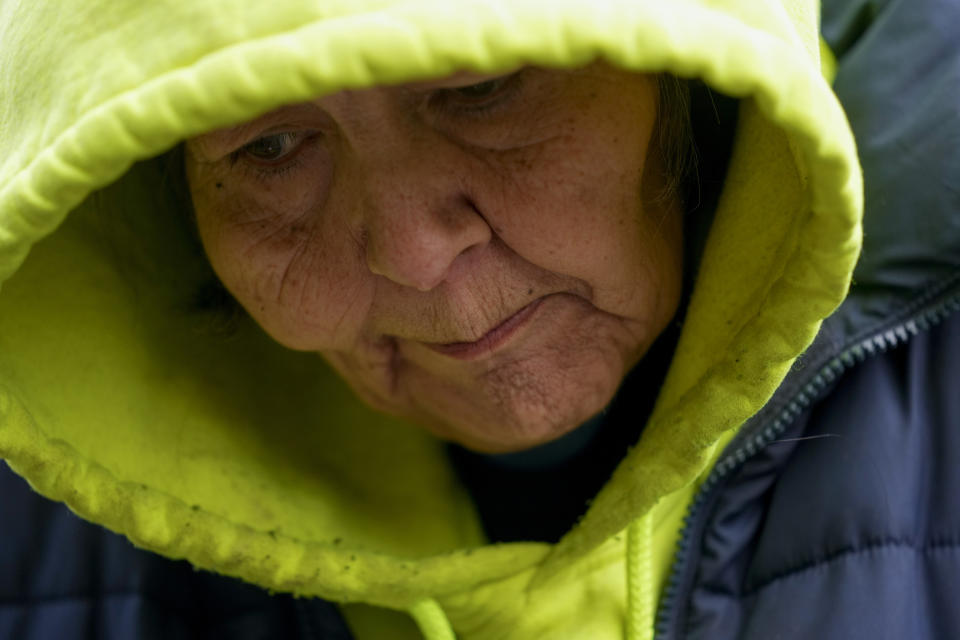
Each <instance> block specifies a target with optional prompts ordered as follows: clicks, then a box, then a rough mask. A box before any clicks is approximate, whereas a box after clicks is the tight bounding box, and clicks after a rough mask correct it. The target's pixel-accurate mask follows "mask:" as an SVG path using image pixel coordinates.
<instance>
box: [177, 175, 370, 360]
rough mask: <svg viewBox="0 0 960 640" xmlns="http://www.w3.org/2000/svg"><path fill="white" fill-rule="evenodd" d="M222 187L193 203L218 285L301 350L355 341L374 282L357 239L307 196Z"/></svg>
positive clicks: (275, 335) (265, 326)
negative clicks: (222, 284) (211, 195)
mask: <svg viewBox="0 0 960 640" xmlns="http://www.w3.org/2000/svg"><path fill="white" fill-rule="evenodd" d="M218 191H223V192H225V193H224V194H222V195H216V196H214V197H213V198H209V199H207V200H202V201H200V202H197V203H196V205H195V206H196V208H197V219H198V226H199V230H200V235H201V239H202V240H203V244H204V247H205V249H206V251H207V255H208V257H209V259H210V262H211V265H212V266H213V268H214V271H215V272H216V273H217V275H218V276H219V277H220V279H221V280H222V281H223V283H224V286H226V288H227V289H228V290H229V291H230V292H231V294H233V296H234V297H235V298H236V299H237V301H238V302H239V303H240V304H241V305H242V306H243V307H244V308H245V309H246V310H247V311H248V312H249V313H250V315H251V316H252V317H253V318H254V320H256V322H257V323H258V324H260V326H261V327H263V329H264V330H265V331H266V332H267V333H268V334H270V335H271V336H272V337H273V338H274V339H275V340H277V341H278V342H280V343H281V344H283V345H285V346H287V347H289V348H292V349H299V350H311V351H316V350H326V349H338V348H344V346H345V345H349V344H352V343H353V342H355V341H356V339H357V335H358V333H359V331H360V327H361V325H362V322H363V319H364V317H365V315H366V308H367V307H368V306H369V304H370V301H371V299H372V283H371V282H370V281H369V280H368V279H366V278H364V274H365V273H366V272H365V270H364V269H362V268H361V267H362V259H361V253H360V248H359V244H358V242H357V241H356V239H354V238H351V236H350V234H349V233H348V232H347V230H346V229H345V228H344V227H343V226H342V225H341V224H338V222H337V221H336V220H334V219H332V218H331V217H330V216H324V215H323V211H322V203H318V201H317V198H316V197H313V196H312V194H309V193H306V192H304V191H302V190H297V189H292V190H290V191H288V192H287V194H286V195H285V196H282V197H280V196H278V197H276V198H274V197H272V196H271V195H270V194H268V193H265V192H258V193H244V192H243V190H237V191H235V192H232V193H231V192H230V191H228V190H227V185H224V188H223V189H221V190H218Z"/></svg>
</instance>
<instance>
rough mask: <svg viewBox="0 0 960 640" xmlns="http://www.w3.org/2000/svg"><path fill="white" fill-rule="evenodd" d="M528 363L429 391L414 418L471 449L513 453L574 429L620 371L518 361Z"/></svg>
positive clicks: (596, 408)
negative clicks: (458, 388) (469, 385)
mask: <svg viewBox="0 0 960 640" xmlns="http://www.w3.org/2000/svg"><path fill="white" fill-rule="evenodd" d="M529 364H530V363H515V366H512V367H505V368H504V369H503V370H500V371H497V372H496V374H495V375H488V376H485V377H484V379H483V380H482V381H481V382H480V383H479V384H478V385H477V386H476V387H475V388H474V389H472V391H473V393H464V392H460V393H456V394H444V395H443V397H441V396H440V395H439V394H437V395H434V396H433V398H432V401H433V402H432V403H431V404H433V405H434V406H432V407H430V409H431V411H430V412H429V415H424V414H423V413H421V414H420V416H417V417H414V420H416V421H418V422H420V423H421V424H423V425H424V426H425V427H426V428H427V429H428V430H429V431H431V432H433V433H434V434H435V435H437V436H438V437H440V438H442V439H444V440H447V441H450V442H454V443H456V444H459V445H460V446H463V447H465V448H467V449H470V450H471V451H475V452H478V453H488V454H501V453H515V452H518V451H524V450H526V449H531V448H533V447H537V446H539V445H542V444H546V443H548V442H550V441H552V440H556V439H558V438H561V437H563V436H565V435H566V434H568V433H570V432H571V431H574V430H575V429H577V428H578V427H579V426H580V425H582V424H583V423H585V422H586V421H587V420H589V419H590V418H592V417H593V416H595V415H596V414H597V413H599V412H600V411H602V410H603V409H604V408H606V407H607V406H608V405H609V403H610V401H611V400H612V399H613V396H614V395H615V394H616V391H617V388H618V387H619V384H620V381H621V379H622V377H623V371H622V368H621V367H617V368H616V371H611V370H610V367H609V366H594V367H582V366H581V367H577V368H575V369H554V370H553V371H551V372H550V374H549V375H543V373H541V372H537V371H530V370H529V369H530V367H529V366H524V365H529ZM604 364H608V363H604ZM436 391H439V390H436ZM418 418H419V420H418Z"/></svg>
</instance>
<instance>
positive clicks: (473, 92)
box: [432, 72, 520, 115]
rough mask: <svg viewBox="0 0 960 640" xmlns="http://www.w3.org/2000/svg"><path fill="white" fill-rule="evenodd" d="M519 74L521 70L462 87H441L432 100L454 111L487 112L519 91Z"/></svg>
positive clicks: (443, 107)
mask: <svg viewBox="0 0 960 640" xmlns="http://www.w3.org/2000/svg"><path fill="white" fill-rule="evenodd" d="M519 76H520V72H517V73H511V74H509V75H506V76H500V77H497V78H490V79H489V80H484V81H483V82H476V83H474V84H468V85H463V86H461V87H449V88H446V89H440V90H439V91H437V92H436V94H435V96H434V98H433V100H432V102H433V104H435V105H436V106H438V107H439V108H441V109H443V110H446V111H451V112H454V113H463V114H476V115H479V114H480V113H486V112H489V111H492V110H494V109H495V108H498V107H501V106H505V104H506V103H508V102H510V99H511V98H512V97H513V95H514V94H515V93H517V90H518V86H519V84H520V78H519Z"/></svg>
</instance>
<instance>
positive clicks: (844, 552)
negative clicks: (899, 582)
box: [743, 541, 960, 597]
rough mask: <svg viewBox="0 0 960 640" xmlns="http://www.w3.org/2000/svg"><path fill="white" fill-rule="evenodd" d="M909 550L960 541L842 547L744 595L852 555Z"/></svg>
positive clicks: (958, 545) (951, 547)
mask: <svg viewBox="0 0 960 640" xmlns="http://www.w3.org/2000/svg"><path fill="white" fill-rule="evenodd" d="M891 549H893V550H909V551H914V552H916V553H919V554H927V553H936V552H939V551H958V550H960V541H944V542H931V543H929V544H924V545H919V546H918V545H916V544H913V543H911V542H901V541H889V542H878V543H874V544H868V545H866V546H863V547H852V548H847V549H841V550H839V551H836V552H833V553H831V554H829V555H826V556H824V557H822V558H817V559H816V560H813V561H811V562H807V563H804V564H802V565H800V566H799V567H794V568H792V569H788V570H787V571H783V572H781V573H778V574H776V575H774V576H772V577H770V578H767V579H765V580H763V581H762V582H760V583H759V584H756V585H754V586H752V587H750V588H749V589H745V590H744V591H743V596H744V597H749V596H753V595H756V594H757V593H758V592H760V591H762V590H764V589H766V588H767V587H769V586H771V585H773V584H775V583H777V582H779V581H781V580H785V579H787V578H790V577H793V576H795V575H797V574H798V573H803V572H806V571H812V570H814V569H816V568H818V567H822V566H825V565H828V564H832V563H834V562H837V561H839V560H846V559H847V558H849V557H851V556H857V555H864V554H867V553H873V552H876V551H886V550H891Z"/></svg>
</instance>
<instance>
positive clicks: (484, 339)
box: [424, 298, 544, 360]
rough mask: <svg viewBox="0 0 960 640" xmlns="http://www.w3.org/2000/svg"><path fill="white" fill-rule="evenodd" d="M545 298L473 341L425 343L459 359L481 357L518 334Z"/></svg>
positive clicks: (441, 352)
mask: <svg viewBox="0 0 960 640" xmlns="http://www.w3.org/2000/svg"><path fill="white" fill-rule="evenodd" d="M543 300H544V299H543V298H537V299H536V300H534V301H533V302H531V303H530V304H528V305H527V306H525V307H523V308H522V309H520V310H519V311H517V312H516V313H514V314H513V315H511V316H509V317H508V318H506V319H505V320H504V321H503V322H501V323H500V324H498V325H497V326H495V327H494V328H492V329H490V330H489V331H487V332H486V333H485V334H484V335H483V336H481V337H480V338H479V339H477V340H474V341H472V342H446V343H424V345H425V346H427V347H428V348H430V349H432V350H433V351H436V352H437V353H440V354H443V355H445V356H449V357H451V358H456V359H457V360H473V359H476V358H479V357H481V356H483V355H486V354H489V353H492V352H494V351H496V350H497V349H498V348H499V347H500V346H502V345H503V344H505V343H506V342H507V341H508V340H509V339H510V338H511V337H513V336H514V335H516V334H517V333H518V332H519V331H520V329H522V328H523V327H524V326H525V325H526V324H527V322H528V321H529V320H530V318H532V317H533V315H534V313H536V311H537V309H538V308H539V307H540V304H541V303H542V302H543Z"/></svg>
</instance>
